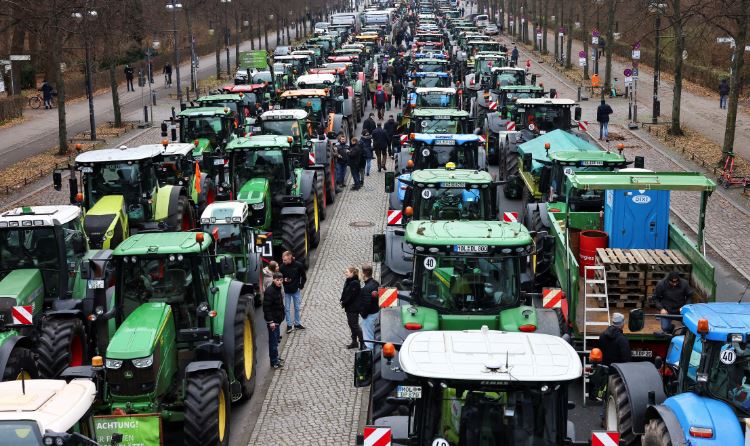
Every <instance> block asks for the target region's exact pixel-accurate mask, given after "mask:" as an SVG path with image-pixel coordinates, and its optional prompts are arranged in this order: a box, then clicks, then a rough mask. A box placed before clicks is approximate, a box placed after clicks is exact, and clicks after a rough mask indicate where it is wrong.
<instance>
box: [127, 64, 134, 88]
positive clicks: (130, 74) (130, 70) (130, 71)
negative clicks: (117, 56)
mask: <svg viewBox="0 0 750 446" xmlns="http://www.w3.org/2000/svg"><path fill="white" fill-rule="evenodd" d="M125 80H126V81H127V87H128V91H135V88H133V67H131V66H130V64H128V65H125Z"/></svg>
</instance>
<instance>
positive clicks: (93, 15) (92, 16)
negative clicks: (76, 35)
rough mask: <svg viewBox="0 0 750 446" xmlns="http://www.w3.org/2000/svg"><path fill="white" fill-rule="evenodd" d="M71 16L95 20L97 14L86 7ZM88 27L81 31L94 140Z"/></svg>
mask: <svg viewBox="0 0 750 446" xmlns="http://www.w3.org/2000/svg"><path fill="white" fill-rule="evenodd" d="M71 17H73V19H74V20H75V21H76V22H78V23H81V22H83V21H84V19H85V20H96V18H97V17H99V15H98V14H97V12H96V11H95V10H93V9H87V10H85V11H83V12H74V13H72V14H71ZM87 29H88V27H87V26H85V25H84V31H83V46H84V51H85V59H86V61H85V65H86V96H88V98H89V125H90V126H91V140H92V141H96V117H95V116H94V94H93V88H92V85H91V50H90V48H89V33H88V32H87Z"/></svg>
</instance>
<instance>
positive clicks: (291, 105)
mask: <svg viewBox="0 0 750 446" xmlns="http://www.w3.org/2000/svg"><path fill="white" fill-rule="evenodd" d="M282 108H283V109H285V110H286V109H289V110H294V109H299V110H305V111H307V112H308V113H312V114H313V115H315V116H319V115H320V112H321V110H322V109H323V98H316V97H308V98H304V97H296V96H295V97H288V98H284V99H283V104H282Z"/></svg>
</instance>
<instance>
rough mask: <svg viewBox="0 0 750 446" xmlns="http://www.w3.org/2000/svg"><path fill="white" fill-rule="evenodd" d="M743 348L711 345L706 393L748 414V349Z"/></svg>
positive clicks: (749, 404) (722, 344)
mask: <svg viewBox="0 0 750 446" xmlns="http://www.w3.org/2000/svg"><path fill="white" fill-rule="evenodd" d="M698 339H699V340H700V338H698ZM745 347H746V348H744V349H743V348H742V345H740V344H739V343H738V342H730V343H726V344H724V343H721V344H719V343H711V349H710V350H711V351H710V353H709V355H711V356H713V359H712V360H710V361H709V363H710V364H711V366H710V369H709V377H708V391H709V392H710V393H711V394H712V395H713V396H715V397H716V398H719V399H722V400H724V401H727V402H729V403H731V404H732V405H733V406H734V407H735V408H737V409H738V410H740V411H742V412H744V413H745V414H750V347H748V346H747V345H745ZM694 351H695V348H694Z"/></svg>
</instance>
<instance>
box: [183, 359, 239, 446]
mask: <svg viewBox="0 0 750 446" xmlns="http://www.w3.org/2000/svg"><path fill="white" fill-rule="evenodd" d="M186 381H187V383H186V384H185V425H184V436H185V438H184V440H185V445H189V446H207V445H218V444H229V425H230V423H229V419H230V417H229V407H230V396H229V395H228V394H227V391H228V390H227V388H228V387H229V386H228V385H227V384H226V381H227V377H226V372H224V371H223V370H220V371H215V370H211V371H207V372H196V373H194V374H191V375H189V376H188V377H187V379H186ZM222 388H224V397H225V398H226V410H227V414H226V415H227V416H226V421H227V426H226V431H225V434H224V441H223V442H220V441H219V417H218V416H217V414H218V410H219V391H220V390H221V389H222Z"/></svg>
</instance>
